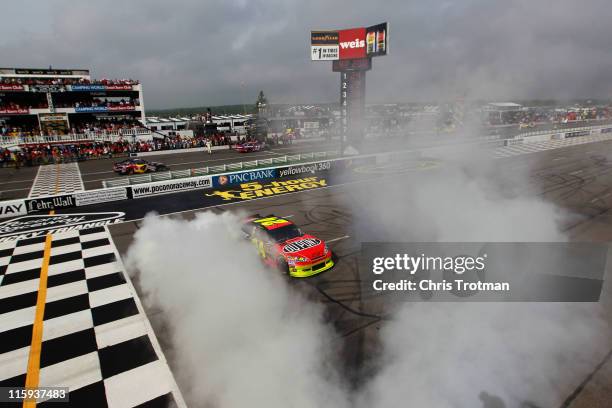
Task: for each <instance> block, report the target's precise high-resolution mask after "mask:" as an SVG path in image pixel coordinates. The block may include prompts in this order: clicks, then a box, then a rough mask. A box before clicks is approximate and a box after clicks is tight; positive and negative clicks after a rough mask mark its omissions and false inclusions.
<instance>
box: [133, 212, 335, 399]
mask: <svg viewBox="0 0 612 408" xmlns="http://www.w3.org/2000/svg"><path fill="white" fill-rule="evenodd" d="M239 231H240V228H239V221H238V217H237V216H236V215H230V214H227V213H226V214H223V215H220V216H219V215H215V214H213V213H210V212H208V213H201V214H198V215H197V216H196V218H195V219H194V220H192V221H186V220H178V219H169V218H156V217H154V216H152V215H151V216H148V217H147V218H145V220H144V222H143V225H142V228H141V229H140V230H139V231H138V232H137V233H136V234H135V235H134V242H133V245H132V246H131V247H130V249H129V251H128V255H127V263H126V264H127V265H128V269H129V270H131V271H132V272H135V271H138V272H139V281H140V285H141V287H142V290H143V291H144V293H145V294H146V295H145V298H144V301H145V304H147V305H148V306H149V307H150V308H152V307H157V308H161V309H162V310H163V312H164V315H165V317H166V320H167V325H168V327H169V329H170V330H168V332H167V334H166V333H164V334H163V335H168V336H170V340H171V343H172V344H173V346H174V347H175V349H174V351H173V353H171V354H172V355H174V356H175V357H174V358H175V361H173V362H174V363H175V364H174V367H175V369H174V372H175V374H176V376H177V381H178V383H179V386H180V387H181V390H182V392H183V393H184V395H185V398H186V401H187V403H188V404H189V406H192V407H223V408H226V407H229V408H231V407H239V408H241V407H245V406H255V407H278V408H281V407H283V408H284V407H287V406H292V407H299V408H302V407H304V408H306V407H340V408H342V407H344V406H346V397H345V394H344V393H343V392H342V390H343V387H342V386H341V383H340V381H339V379H338V377H337V376H336V374H335V372H334V364H333V361H334V358H333V355H334V354H333V347H334V345H333V343H332V339H333V330H332V329H330V328H329V327H327V326H326V325H325V323H324V322H323V318H322V310H321V308H320V307H319V306H318V305H316V304H314V303H311V302H308V301H306V300H305V299H303V298H302V297H301V296H300V295H299V294H298V293H297V292H296V291H295V290H293V289H292V288H291V287H290V286H289V285H288V284H287V282H286V280H284V279H283V278H282V277H280V276H278V274H275V273H273V272H271V271H270V270H266V269H265V268H264V267H263V266H262V263H261V261H260V260H259V258H258V255H257V254H256V252H255V250H254V247H253V246H252V245H251V244H250V243H248V242H246V241H244V240H242V239H241V238H239V237H238V236H237V234H236V232H239Z"/></svg>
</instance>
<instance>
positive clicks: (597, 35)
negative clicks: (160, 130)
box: [0, 0, 612, 108]
mask: <svg viewBox="0 0 612 408" xmlns="http://www.w3.org/2000/svg"><path fill="white" fill-rule="evenodd" d="M28 4H29V7H28ZM32 10H36V11H32ZM607 10H609V5H608V3H607V2H606V1H605V0H590V1H588V2H581V3H576V2H573V1H570V0H560V1H557V2H555V3H554V4H551V3H548V2H530V1H527V0H519V1H514V2H504V1H487V0H464V1H461V2H451V1H433V2H427V3H425V2H416V1H400V0H391V1H386V2H373V1H371V2H363V1H360V2H354V1H336V2H333V3H331V2H328V1H323V0H313V1H309V2H304V1H297V0H289V1H281V0H268V1H263V0H255V1H246V0H233V1H222V0H206V1H197V0H187V1H181V2H167V1H160V0H147V1H144V0H134V1H122V2H119V1H110V2H70V1H65V0H53V1H49V2H45V3H44V5H42V6H41V5H40V4H39V3H38V2H31V1H30V2H29V3H28V2H20V3H12V4H6V5H4V7H3V11H4V13H3V14H5V15H11V16H14V17H15V18H14V19H11V20H12V21H11V22H9V23H8V24H5V25H4V26H2V27H0V38H3V39H4V40H0V55H2V56H3V58H2V60H3V62H2V65H9V66H42V67H45V66H48V65H50V64H52V65H54V66H56V67H72V66H75V67H89V68H90V69H92V72H93V74H94V76H96V77H103V76H106V77H133V78H138V79H140V80H141V81H142V82H143V86H144V90H145V104H146V105H147V106H148V107H149V108H160V107H171V106H190V105H202V104H226V103H227V104H229V103H243V102H252V100H253V99H254V98H255V95H256V92H257V91H258V90H259V89H263V90H264V91H265V92H266V93H267V94H268V95H269V99H270V101H272V102H273V103H274V102H276V103H281V102H284V103H298V102H318V101H336V100H337V99H338V95H337V93H338V92H337V85H338V77H337V74H333V73H332V72H331V67H330V63H329V62H311V61H310V60H309V53H308V41H309V35H308V34H309V31H310V30H311V29H321V28H324V29H326V28H330V29H331V28H347V27H358V26H365V25H370V24H375V23H378V22H382V21H389V23H390V25H391V33H390V41H391V44H390V45H391V47H390V55H388V56H386V57H383V58H377V59H375V61H374V70H373V71H372V72H371V73H369V76H368V100H369V101H371V102H380V101H413V100H434V99H439V98H448V97H450V98H454V97H455V96H456V95H458V94H467V95H468V96H473V97H489V98H497V99H516V98H549V97H558V98H569V97H609V95H610V92H611V91H612V81H610V74H609V72H610V70H609V67H610V66H612V54H611V53H610V52H609V46H608V44H607V42H608V39H609V38H610V36H611V35H612V26H610V24H609V21H608V20H609V17H608V16H609V12H608V11H607ZM24 22H27V24H24Z"/></svg>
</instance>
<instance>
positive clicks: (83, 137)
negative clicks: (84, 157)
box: [0, 128, 153, 146]
mask: <svg viewBox="0 0 612 408" xmlns="http://www.w3.org/2000/svg"><path fill="white" fill-rule="evenodd" d="M152 134H153V133H152V132H151V131H150V130H149V129H143V128H134V129H121V130H104V131H91V132H84V133H74V134H68V135H47V136H2V137H0V146H18V145H23V144H42V143H58V142H81V141H90V140H91V141H102V142H113V141H116V140H117V139H118V138H120V137H133V136H152Z"/></svg>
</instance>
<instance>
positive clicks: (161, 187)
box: [131, 176, 212, 198]
mask: <svg viewBox="0 0 612 408" xmlns="http://www.w3.org/2000/svg"><path fill="white" fill-rule="evenodd" d="M210 187H212V180H211V178H210V176H202V177H191V178H189V179H183V180H168V181H157V182H154V183H147V184H143V185H142V186H132V187H131V189H132V198H142V197H148V196H152V195H158V194H168V193H175V192H177V191H182V190H194V189H199V188H210Z"/></svg>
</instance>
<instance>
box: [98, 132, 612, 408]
mask: <svg viewBox="0 0 612 408" xmlns="http://www.w3.org/2000/svg"><path fill="white" fill-rule="evenodd" d="M495 164H496V166H499V167H500V169H501V170H502V171H508V172H515V171H521V170H526V171H528V173H529V182H528V185H525V190H526V191H527V190H528V191H530V194H534V195H538V196H541V197H543V198H545V199H546V200H549V201H552V202H554V203H556V204H557V205H559V206H560V207H562V208H565V209H568V210H570V211H571V212H572V213H574V214H577V216H576V217H572V218H571V220H568V221H567V222H566V223H565V224H564V225H563V229H564V230H565V232H566V233H567V234H568V236H569V237H570V239H571V240H572V241H596V242H608V241H612V213H611V212H610V208H611V207H612V142H599V143H590V144H585V145H579V146H574V147H570V148H563V149H556V150H548V151H543V152H539V153H534V154H528V155H523V156H515V157H510V158H506V159H500V160H496V161H495ZM445 171H448V169H446V168H445V165H444V163H442V164H441V165H440V166H432V167H425V168H422V169H418V168H413V169H411V170H408V171H407V172H406V173H405V177H408V178H411V179H412V180H413V181H415V182H417V181H418V179H419V177H420V176H421V175H422V174H423V173H422V172H439V174H440V175H441V176H443V175H444V172H445ZM375 180H377V178H368V177H365V178H352V179H350V184H338V185H334V186H331V187H328V188H319V189H312V190H307V191H301V192H296V193H292V194H284V195H277V196H274V197H266V198H261V199H256V200H232V201H228V202H217V204H216V205H214V206H213V207H209V208H208V210H210V211H214V212H217V213H220V212H223V211H238V210H240V211H243V212H245V213H260V214H262V215H267V214H275V215H278V216H291V217H292V220H293V221H294V222H295V223H297V224H298V225H300V226H301V227H302V228H303V229H304V230H305V231H307V232H309V233H312V234H314V235H316V236H318V237H320V238H322V239H324V240H326V241H327V242H328V243H329V246H330V248H331V249H332V251H333V252H334V253H335V254H336V256H337V257H338V261H337V264H336V266H335V267H334V268H333V269H331V270H330V271H327V272H325V273H322V274H320V275H317V276H314V277H312V278H308V279H302V280H292V281H291V285H293V286H295V287H296V288H298V289H299V290H300V291H302V292H303V293H304V294H305V295H306V296H307V297H308V298H310V299H312V300H313V301H317V302H321V303H322V304H324V305H325V308H326V317H327V319H328V320H329V322H331V323H333V325H334V326H335V328H336V330H337V333H339V338H338V342H339V344H341V348H342V350H343V352H342V355H343V360H344V363H345V368H346V373H347V374H346V375H347V376H350V375H351V374H354V375H355V378H353V379H354V380H355V382H359V379H360V378H361V377H362V376H364V375H367V373H364V367H367V366H368V365H367V363H368V362H370V361H371V360H370V358H371V356H374V355H376V354H377V351H378V347H379V337H378V330H379V328H380V327H381V323H382V322H383V321H384V320H385V318H386V313H387V311H386V310H385V302H384V299H383V298H382V296H380V295H378V294H376V293H373V292H372V291H370V290H367V289H364V288H363V286H362V285H361V281H360V276H359V268H358V257H359V253H360V244H361V242H362V241H364V240H367V239H368V237H367V236H364V234H363V233H362V232H361V231H359V228H360V227H358V225H359V224H360V222H359V219H358V218H359V212H360V209H359V207H358V206H355V204H354V201H355V195H356V194H359V193H360V192H361V191H363V190H364V189H366V190H367V191H373V190H372V186H373V184H372V183H373V182H375ZM343 181H349V180H348V179H347V180H343ZM168 197H170V196H168ZM381 199H384V197H381ZM157 200H159V201H158V204H159V203H163V202H167V200H168V198H167V197H161V196H160V197H157ZM201 200H202V201H201V206H202V207H204V206H210V205H213V204H215V203H213V202H211V201H206V199H205V198H204V195H203V194H202V198H201ZM134 201H137V200H134ZM160 207H163V205H161V204H160ZM107 210H110V209H108V208H107ZM170 210H171V209H170ZM130 211H132V212H130ZM133 211H134V210H130V209H126V212H127V213H128V214H129V217H131V218H140V217H139V215H140V214H141V213H142V211H140V212H133ZM179 211H181V212H179V213H176V214H173V215H170V216H173V217H184V218H186V219H190V218H192V217H194V214H196V213H197V212H199V211H202V209H195V210H188V211H184V210H179ZM164 212H166V211H164ZM168 212H172V211H168ZM140 222H141V221H140V220H134V221H131V222H126V223H123V224H117V225H113V226H111V227H110V230H111V233H112V236H113V240H114V242H115V243H116V245H117V247H118V248H119V251H120V252H121V253H125V252H126V251H127V248H128V247H129V245H130V243H131V242H132V240H133V234H134V232H135V231H136V230H137V229H138V228H139V225H140ZM607 276H608V279H606V280H605V282H604V290H603V294H602V300H601V302H602V303H603V305H604V307H605V309H606V311H607V312H608V313H607V314H608V316H611V317H610V320H609V323H612V313H610V312H612V279H610V278H609V277H610V276H611V272H610V270H609V269H608V271H607ZM220 307H222V306H220ZM149 312H150V314H151V315H152V317H151V318H152V319H153V320H154V321H155V320H156V319H155V316H158V315H162V316H163V312H162V311H159V310H155V311H149ZM161 320H162V321H163V319H161ZM156 331H157V330H156ZM158 333H159V332H158ZM160 337H161V338H160V340H161V342H162V343H164V342H165V341H167V339H164V338H163V336H160ZM601 357H602V358H601V363H600V364H599V365H598V366H596V367H593V371H592V372H591V376H589V377H587V378H584V380H583V382H582V383H576V384H573V386H572V388H571V389H567V390H564V391H563V393H564V395H567V399H566V401H565V403H564V405H563V407H572V408H587V407H588V408H597V407H609V401H610V400H611V399H612V390H610V387H609V384H610V383H612V357H611V355H610V354H608V355H607V356H601ZM551 375H554V373H551Z"/></svg>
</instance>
